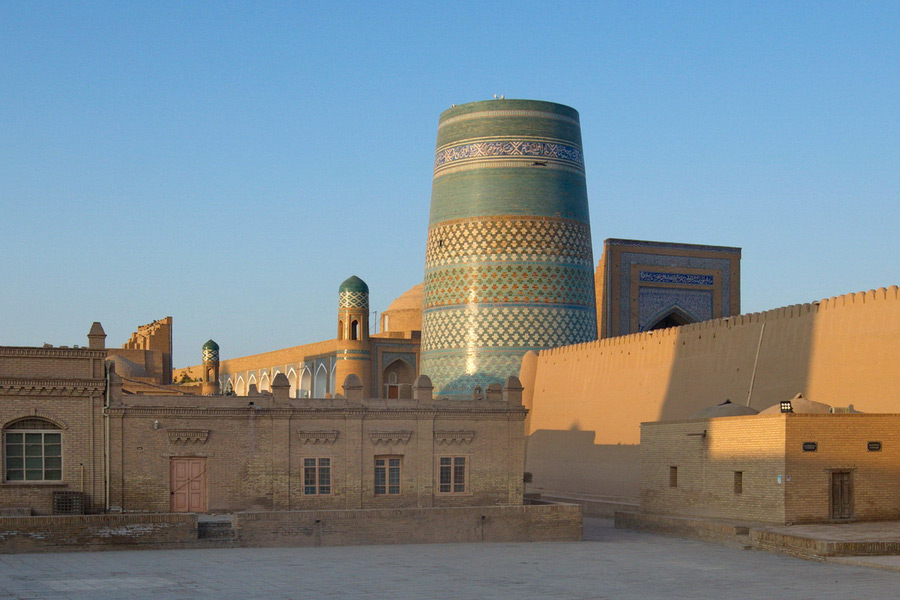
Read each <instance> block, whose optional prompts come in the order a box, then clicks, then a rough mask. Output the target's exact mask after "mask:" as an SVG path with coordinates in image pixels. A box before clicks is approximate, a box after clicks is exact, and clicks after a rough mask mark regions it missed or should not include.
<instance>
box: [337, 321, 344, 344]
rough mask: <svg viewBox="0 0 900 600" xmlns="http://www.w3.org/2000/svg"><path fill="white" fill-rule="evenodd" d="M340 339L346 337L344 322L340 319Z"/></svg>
mask: <svg viewBox="0 0 900 600" xmlns="http://www.w3.org/2000/svg"><path fill="white" fill-rule="evenodd" d="M338 339H339V340H342V339H344V322H343V321H341V320H340V319H338Z"/></svg>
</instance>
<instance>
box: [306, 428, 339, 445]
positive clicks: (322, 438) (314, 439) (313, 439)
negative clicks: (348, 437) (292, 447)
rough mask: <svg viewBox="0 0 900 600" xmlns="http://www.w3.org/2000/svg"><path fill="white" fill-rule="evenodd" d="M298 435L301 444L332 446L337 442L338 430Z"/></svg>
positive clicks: (308, 432)
mask: <svg viewBox="0 0 900 600" xmlns="http://www.w3.org/2000/svg"><path fill="white" fill-rule="evenodd" d="M298 435H299V436H300V443H301V444H333V443H334V442H335V441H337V438H338V430H337V429H328V430H321V431H300V432H298Z"/></svg>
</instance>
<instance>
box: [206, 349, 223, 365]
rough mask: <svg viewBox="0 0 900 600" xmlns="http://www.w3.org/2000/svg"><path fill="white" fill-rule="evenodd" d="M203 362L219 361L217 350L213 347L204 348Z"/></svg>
mask: <svg viewBox="0 0 900 600" xmlns="http://www.w3.org/2000/svg"><path fill="white" fill-rule="evenodd" d="M203 362H219V351H218V350H216V349H215V348H204V349H203Z"/></svg>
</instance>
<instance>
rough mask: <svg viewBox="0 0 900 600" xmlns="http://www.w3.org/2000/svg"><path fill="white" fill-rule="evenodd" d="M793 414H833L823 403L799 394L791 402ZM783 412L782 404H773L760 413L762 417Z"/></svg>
mask: <svg viewBox="0 0 900 600" xmlns="http://www.w3.org/2000/svg"><path fill="white" fill-rule="evenodd" d="M790 402H791V412H792V413H800V414H808V415H827V414H830V413H831V407H830V406H829V405H827V404H822V403H821V402H813V401H812V400H807V399H806V398H804V397H803V394H797V395H796V396H794V397H793V398H791V400H790ZM780 412H781V402H779V403H778V404H773V405H772V406H770V407H769V408H767V409H765V410H762V411H760V413H759V414H761V415H775V414H779V413H780Z"/></svg>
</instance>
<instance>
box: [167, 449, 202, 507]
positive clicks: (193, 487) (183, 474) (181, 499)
mask: <svg viewBox="0 0 900 600" xmlns="http://www.w3.org/2000/svg"><path fill="white" fill-rule="evenodd" d="M171 486H172V487H171V490H172V491H171V495H172V512H206V459H205V458H196V457H172V476H171Z"/></svg>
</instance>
